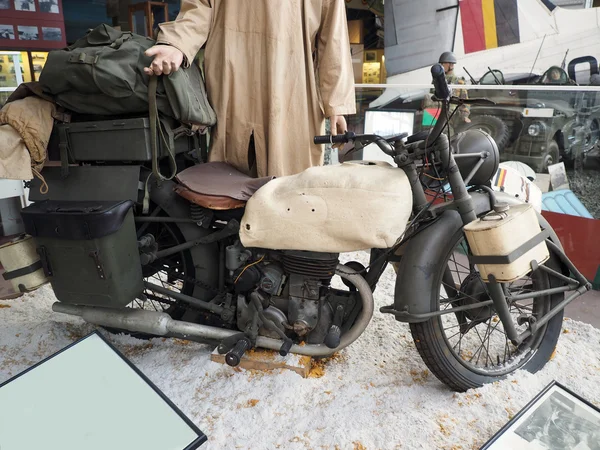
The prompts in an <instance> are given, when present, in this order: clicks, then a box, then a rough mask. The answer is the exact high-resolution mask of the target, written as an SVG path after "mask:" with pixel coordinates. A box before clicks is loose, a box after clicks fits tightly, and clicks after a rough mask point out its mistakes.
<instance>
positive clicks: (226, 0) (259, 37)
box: [158, 0, 356, 177]
mask: <svg viewBox="0 0 600 450" xmlns="http://www.w3.org/2000/svg"><path fill="white" fill-rule="evenodd" d="M160 30H161V31H160V33H159V35H158V42H159V43H162V44H169V45H172V46H174V47H177V48H178V49H179V50H181V51H182V52H183V53H184V55H185V61H184V64H185V65H189V64H190V62H191V61H193V59H194V58H195V56H196V53H197V52H198V50H199V49H200V47H201V46H202V45H203V44H204V43H206V49H205V55H204V56H205V68H206V87H207V91H208V96H209V100H210V102H211V104H212V106H213V108H214V109H215V111H216V113H217V125H216V127H215V129H214V130H213V133H212V136H211V140H212V142H211V149H210V160H211V161H226V162H228V163H229V164H231V165H233V166H234V167H236V168H237V169H238V170H240V171H242V172H244V173H247V174H250V175H254V176H259V177H262V176H283V175H290V174H294V173H298V172H301V171H303V170H304V169H306V168H308V167H311V166H315V165H320V164H322V163H323V151H324V148H323V146H321V145H314V144H313V143H312V140H313V137H314V136H315V135H318V134H324V124H325V118H326V117H330V116H333V115H344V114H354V113H355V112H356V110H355V107H356V106H355V95H354V75H353V72H352V59H351V55H350V44H349V39H348V30H347V22H346V10H345V3H344V0H182V6H181V11H180V13H179V15H178V17H177V18H176V20H175V21H173V22H167V23H163V24H161V25H160ZM251 137H252V139H253V142H254V149H255V153H256V170H252V167H251V164H252V159H253V158H251V157H250V158H249V146H250V141H251Z"/></svg>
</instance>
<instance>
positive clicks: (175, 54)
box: [144, 45, 183, 75]
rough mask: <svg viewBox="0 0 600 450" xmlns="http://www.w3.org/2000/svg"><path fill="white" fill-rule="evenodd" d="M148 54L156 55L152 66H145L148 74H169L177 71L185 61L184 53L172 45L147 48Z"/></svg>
mask: <svg viewBox="0 0 600 450" xmlns="http://www.w3.org/2000/svg"><path fill="white" fill-rule="evenodd" d="M145 54H146V56H154V60H153V61H152V64H150V67H145V68H144V72H145V73H146V75H162V74H165V75H169V74H170V73H172V72H176V71H177V70H179V67H181V64H182V63H183V53H182V52H181V50H179V49H178V48H175V47H173V46H171V45H155V46H153V47H150V48H149V49H148V50H146V53H145Z"/></svg>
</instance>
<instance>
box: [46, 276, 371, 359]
mask: <svg viewBox="0 0 600 450" xmlns="http://www.w3.org/2000/svg"><path fill="white" fill-rule="evenodd" d="M336 274H337V275H339V276H340V277H341V278H345V279H346V280H348V281H350V282H351V283H352V284H354V286H356V288H357V289H358V292H359V293H360V297H361V299H362V310H361V312H360V314H359V316H358V318H357V320H356V323H355V324H354V326H353V327H352V328H350V330H348V331H347V332H346V333H345V334H343V335H342V339H341V341H340V345H339V346H338V347H337V348H335V349H331V348H329V347H327V346H326V345H323V344H319V345H304V346H299V345H293V346H292V348H291V349H290V352H291V353H296V354H299V355H306V356H315V357H326V356H330V355H332V354H333V353H335V352H337V351H339V350H341V349H343V348H344V347H347V346H348V345H350V344H352V343H353V342H354V341H355V340H356V339H358V337H359V336H360V335H361V334H362V333H363V331H364V330H365V329H366V328H367V325H368V324H369V322H370V321H371V317H373V309H374V302H373V293H372V292H371V288H370V287H369V284H368V283H367V282H366V281H365V279H364V278H363V277H362V276H361V275H360V274H358V273H356V271H354V270H353V269H351V268H350V267H348V266H344V265H341V264H340V265H338V267H337V270H336ZM52 310H53V311H54V312H57V313H62V314H69V315H71V316H79V317H81V318H82V319H83V320H85V321H86V322H89V323H93V324H95V325H99V326H103V327H108V328H117V329H120V330H127V331H131V332H139V333H147V334H153V335H157V336H170V335H177V337H181V338H182V339H190V340H205V341H222V340H223V339H226V338H228V337H230V336H233V335H235V334H239V331H238V330H227V329H223V328H217V327H211V326H208V325H201V324H197V323H191V322H184V321H181V320H175V319H173V318H171V317H170V316H169V315H168V314H166V313H164V312H156V311H146V310H143V309H133V308H102V307H98V306H81V305H69V304H66V303H61V302H56V303H54V304H53V305H52ZM282 344H283V341H281V340H278V339H272V338H268V337H264V336H258V338H257V339H256V346H257V347H261V348H267V349H270V350H277V351H278V350H279V349H280V348H281V345H282Z"/></svg>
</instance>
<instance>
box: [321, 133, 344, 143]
mask: <svg viewBox="0 0 600 450" xmlns="http://www.w3.org/2000/svg"><path fill="white" fill-rule="evenodd" d="M346 142H347V139H346V135H344V134H338V135H337V136H330V135H325V136H315V144H344V143H346Z"/></svg>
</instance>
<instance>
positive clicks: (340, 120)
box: [329, 116, 348, 148]
mask: <svg viewBox="0 0 600 450" xmlns="http://www.w3.org/2000/svg"><path fill="white" fill-rule="evenodd" d="M329 123H330V126H331V135H332V136H337V135H338V134H344V133H345V132H346V131H348V125H347V124H346V118H345V117H344V116H331V117H330V118H329ZM343 146H344V144H334V145H333V148H342V147H343Z"/></svg>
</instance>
